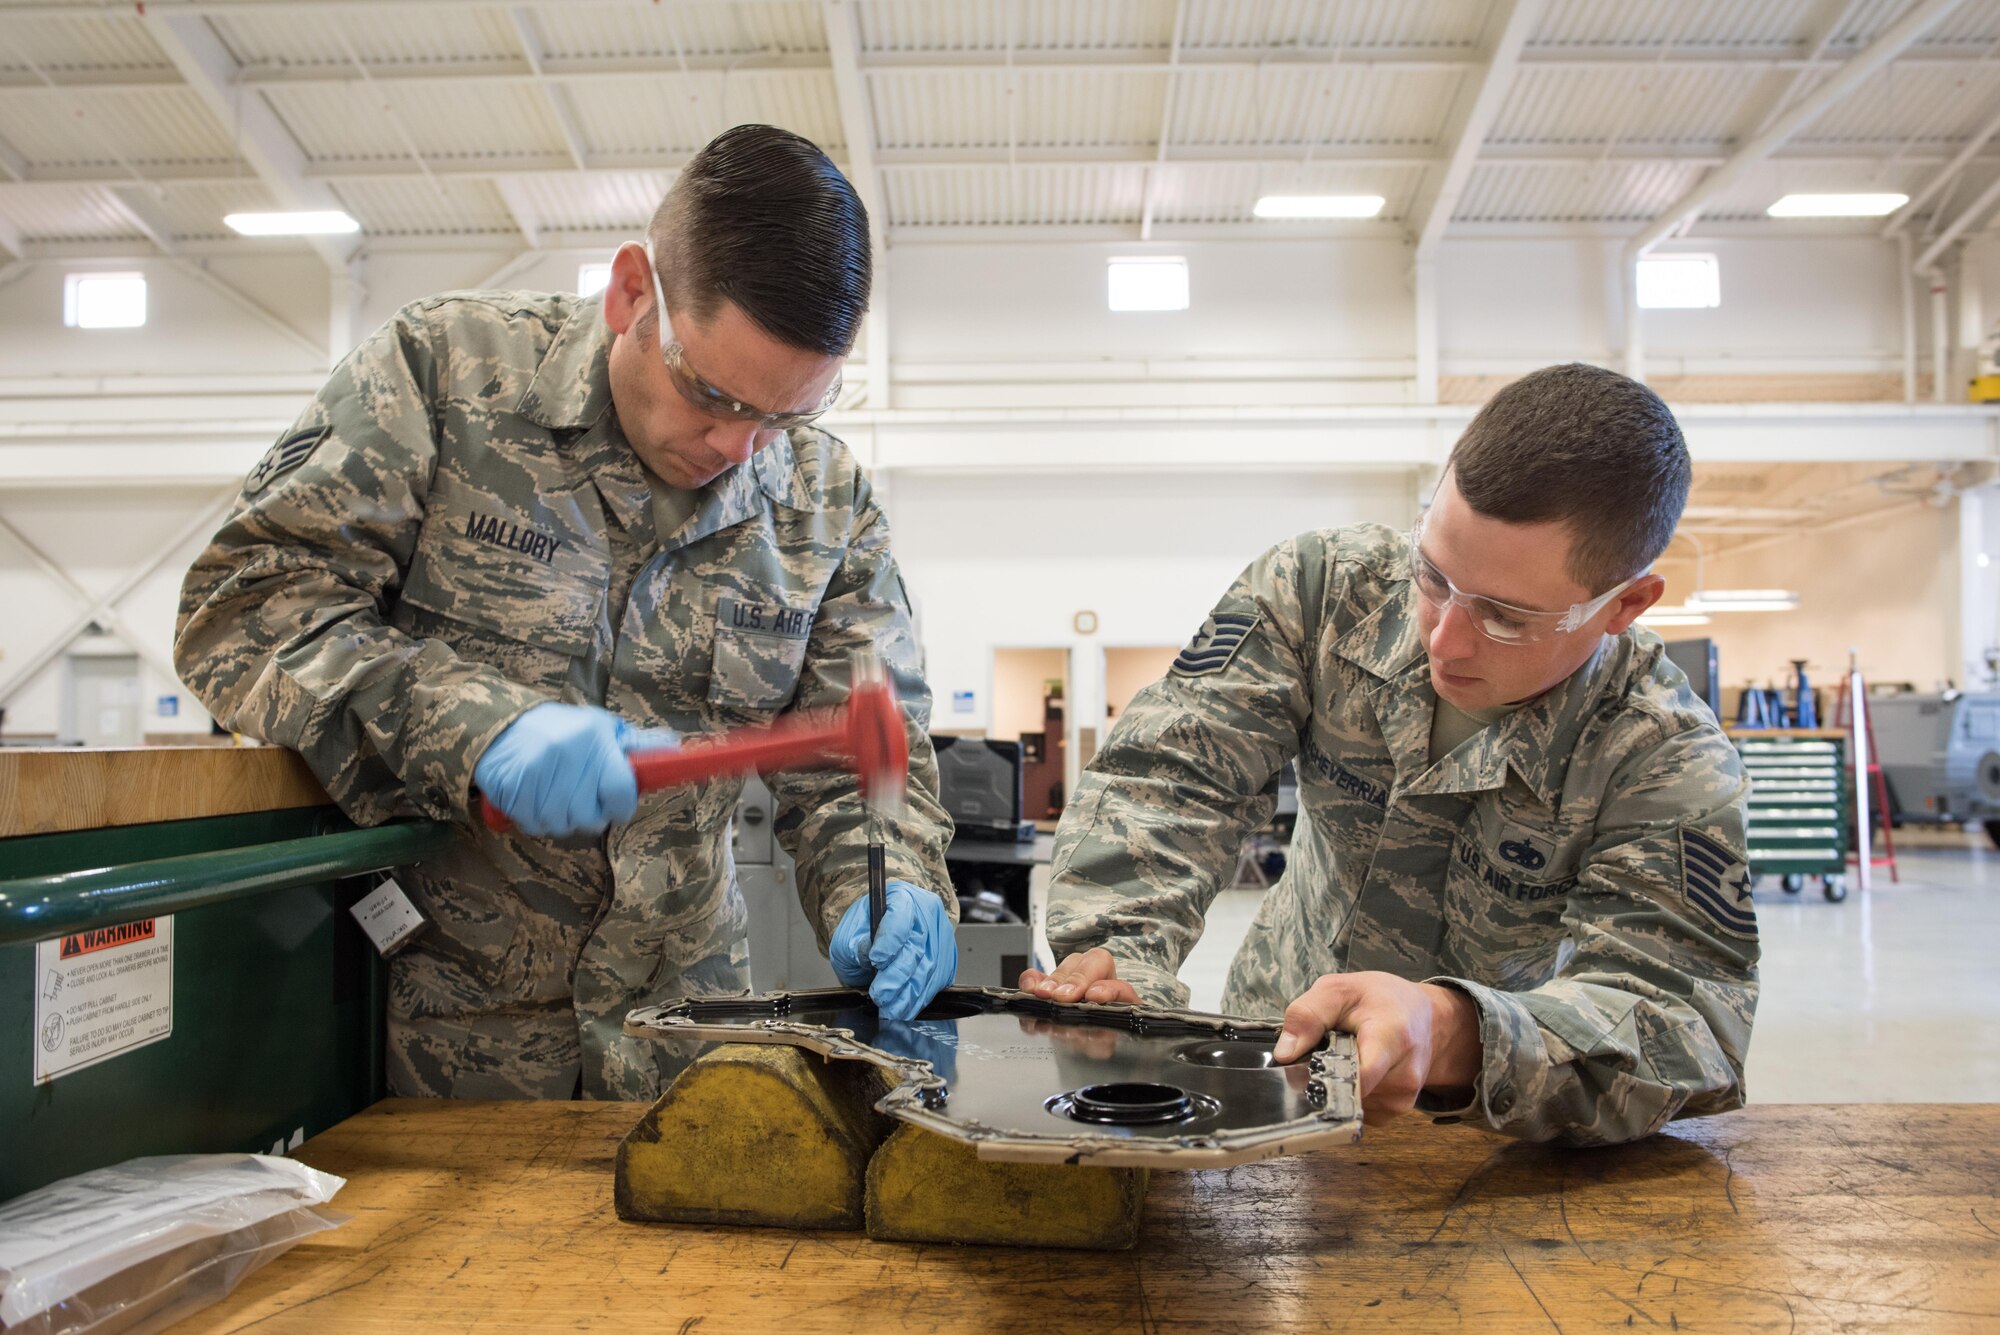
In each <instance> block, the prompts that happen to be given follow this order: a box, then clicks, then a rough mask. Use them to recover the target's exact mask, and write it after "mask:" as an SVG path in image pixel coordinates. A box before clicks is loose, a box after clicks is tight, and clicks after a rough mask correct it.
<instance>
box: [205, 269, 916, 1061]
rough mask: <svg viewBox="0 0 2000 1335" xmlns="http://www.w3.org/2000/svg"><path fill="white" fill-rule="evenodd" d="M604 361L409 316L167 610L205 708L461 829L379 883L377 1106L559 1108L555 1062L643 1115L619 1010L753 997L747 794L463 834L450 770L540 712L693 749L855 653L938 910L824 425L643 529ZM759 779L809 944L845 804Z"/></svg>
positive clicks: (593, 332)
mask: <svg viewBox="0 0 2000 1335" xmlns="http://www.w3.org/2000/svg"><path fill="white" fill-rule="evenodd" d="M610 345H611V335H610V331H609V330H608V329H607V328H606V326H605V324H604V320H603V316H602V314H601V312H600V310H599V309H598V306H597V304H596V303H595V302H584V301H579V300H578V299H577V298H574V297H568V296H545V295H539V294H519V293H500V292H485V293H448V294H445V295H443V296H439V297H435V298H432V299H431V300H428V301H423V302H419V303H417V304H415V305H412V306H409V307H406V308H405V309H404V310H402V311H401V312H399V313H398V314H397V315H396V316H395V317H394V318H393V319H392V320H390V322H389V323H388V324H387V325H385V326H384V327H383V328H382V329H381V330H380V331H378V332H377V333H376V334H375V335H374V336H373V337H371V338H370V339H368V341H367V342H365V343H364V344H362V345H361V347H360V348H358V349H357V350H356V351H355V352H354V353H353V354H352V355H351V356H349V357H348V358H347V360H346V361H345V362H343V363H342V364H341V366H340V368H339V369H338V370H336V371H335V372H334V374H333V376H332V378H331V379H330V380H329V381H328V382H327V385H326V387H325V388H324V389H323V390H321V391H320V394H319V397H318V399H317V400H316V401H315V402H314V403H313V405H312V406H311V407H310V408H308V409H307V410H306V412H305V415H304V416H303V417H301V418H300V420H299V422H298V424H297V426H296V428H295V429H294V430H293V431H292V432H291V433H289V434H288V435H287V436H286V437H285V438H284V439H282V440H280V441H279V442H278V444H277V445H276V446H274V447H273V448H272V451H271V453H270V454H268V455H267V456H266V457H265V459H264V461H263V462H262V463H261V464H259V465H258V467H257V469H256V470H255V471H254V472H253V473H252V474H251V476H250V479H249V481H248V482H247V483H246V484H245V487H244V492H243V497H242V500H241V502H240V504H239V505H238V507H237V510H236V512H235V514H234V515H233V516H232V517H231V518H230V520H229V521H228V522H227V523H226V524H225V525H224V526H223V528H222V530H221V531H220V532H219V533H218V534H217V535H216V538H215V541H214V542H213V544H212V545H211V546H210V547H209V548H208V550H207V551H205V552H204V553H202V555H201V556H200V557H199V558H198V559H197V560H196V562H195V564H194V567H193V569H192V570H190V571H189V573H188V576H187V581H186V584H185V587H184V588H183V590H182V595H181V610H180V623H179V630H178V635H177V638H176V643H175V661H176V663H177V664H178V666H179V667H180V669H181V672H182V674H183V676H184V677H185V679H186V681H187V683H188V685H189V686H190V687H191V688H193V689H194V690H195V692H196V693H197V694H199V695H200V697H201V698H202V700H203V702H204V703H206V704H207V705H208V707H209V708H210V709H211V710H213V711H214V712H215V714H216V716H217V717H218V718H220V719H221V720H223V721H224V722H225V723H226V724H227V725H228V726H230V727H232V728H235V729H237V730H239V731H243V732H248V733H251V734H253V735H256V736H259V737H262V738H265V739H266V740H269V741H272V742H276V743H278V744H279V745H281V746H288V747H291V748H292V749H294V750H296V751H298V752H300V753H301V754H302V755H303V756H304V757H305V758H306V761H307V763H308V764H309V765H310V766H311V767H312V769H313V771H314V773H315V774H317V775H318V776H319V778H320V780H321V781H322V782H323V783H324V784H325V785H326V787H327V791H328V792H329V793H331V794H332V795H333V797H334V800H335V801H337V802H338V803H339V804H340V806H341V808H342V809H343V810H344V811H346V812H347V814H348V815H350V816H352V817H353V818H354V819H355V820H356V821H358V822H360V823H362V824H364V825H369V824H375V823H378V822H380V821H385V820H390V819H393V818H397V817H429V818H432V819H436V820H445V821H451V822H454V823H456V824H457V825H458V826H459V827H460V828H461V830H462V832H463V833H462V836H461V838H460V839H459V840H458V842H457V843H456V844H455V845H454V846H453V847H452V848H451V849H450V851H448V852H446V853H444V854H442V855H440V856H439V857H437V858H435V859H433V860H432V861H430V862H427V863H425V864H424V865H422V866H420V867H409V868H404V869H403V870H402V871H400V872H399V873H398V879H399V881H400V882H401V883H402V885H403V887H404V888H405V889H406V890H407V891H409V893H410V896H411V898H412V899H413V900H415V902H416V904H417V906H418V907H419V908H421V909H422V910H423V912H424V913H425V915H426V916H427V917H429V918H430V919H431V921H432V923H433V924H434V927H433V929H432V930H431V931H430V932H428V933H427V934H426V935H425V936H424V937H422V938H420V939H419V941H418V943H417V944H416V945H415V946H414V947H413V948H412V949H410V950H408V951H406V952H404V953H403V954H400V955H398V956H396V958H395V959H394V961H393V962H392V965H391V970H390V991H389V1079H390V1085H391V1087H392V1088H393V1089H394V1090H395V1091H396V1092H398V1093H401V1094H434V1095H448V1096H457V1097H469V1098H494V1097H499V1098H506V1097H524V1096H525V1097H535V1098H568V1097H570V1095H571V1093H572V1091H573V1090H574V1089H575V1088H576V1086H577V1080H578V1074H579V1070H580V1071H581V1076H582V1089H583V1091H584V1092H585V1093H586V1094H587V1095H590V1096H592V1097H620V1098H647V1097H651V1096H652V1095H653V1094H654V1093H656V1092H657V1089H658V1086H659V1083H660V1079H661V1077H662V1075H663V1074H671V1072H670V1071H662V1070H661V1069H660V1064H659V1063H658V1062H656V1060H655V1049H654V1045H651V1044H648V1043H646V1042H643V1041H635V1040H629V1039H626V1038H625V1037H623V1035H622V1034H621V1032H620V1028H621V1023H622V1020H623V1017H624V1015H625V1012H626V1011H627V1010H628V1009H629V1008H631V1007H633V1006H640V1005H649V1004H653V1003H656V1002H660V1001H663V1000H665V999H666V998H668V997H672V996H678V995H684V994H688V993H696V994H699V993H713V992H725V991H737V990H740V989H743V988H745V987H747V986H748V973H747V969H746V944H745V926H746V921H747V914H746V909H745V906H744V903H743V898H742V896H741V894H740V893H739V891H738V889H737V885H736V875H735V863H734V860H733V856H732V853H731V849H730V839H729V826H730V817H731V814H732V812H733V811H734V808H735V804H736V800H737V795H738V793H739V791H740V790H741V787H742V783H741V781H740V780H734V779H719V780H715V781H712V782H708V783H704V784H700V785H697V786H694V787H689V788H683V789H678V790H669V791H662V792H658V793H654V794H650V795H647V796H643V797H642V798H641V799H640V803H639V811H638V815H637V817H636V818H635V819H634V820H633V821H632V822H631V824H629V825H627V826H625V827H623V828H619V829H613V830H612V831H610V832H609V833H608V834H606V835H604V836H601V837H598V838H594V839H593V838H576V839H565V840H548V839H535V838H529V837H526V836H523V835H520V834H518V833H516V834H509V835H504V836H503V835H495V834H492V833H490V832H489V831H487V830H486V829H485V828H484V827H483V826H482V825H481V824H480V823H479V822H478V821H477V820H476V819H475V818H474V811H473V806H474V803H475V802H476V798H475V796H474V794H473V793H472V792H471V791H470V790H471V783H472V768H473V764H474V762H475V761H476V760H477V759H478V757H479V755H480V754H481V752H482V751H483V750H484V749H485V747H486V745H487V743H489V742H491V741H492V740H493V739H494V737H496V736H497V735H499V733H500V732H501V731H502V730H503V729H505V728H506V727H507V725H508V724H510V723H512V722H513V721H514V719H515V718H516V717H518V716H519V715H520V714H521V713H523V712H524V711H525V710H527V709H529V708H530V707H532V706H534V705H536V704H540V703H543V702H544V701H548V700H552V699H553V700H561V701H565V702H568V703H571V704H593V705H602V706H603V707H605V708H606V709H609V710H610V711H611V712H613V713H614V714H617V715H619V716H620V717H622V718H625V719H627V720H629V721H631V722H632V723H633V724H634V725H637V726H641V727H658V726H665V727H669V728H673V729H676V730H677V731H679V732H680V733H682V734H683V735H690V736H691V735H698V734H702V733H709V732H714V731H716V730H718V729H721V728H726V727H734V726H740V725H744V724H756V723H764V722H767V721H769V720H770V719H772V718H774V717H775V716H777V715H778V714H780V713H783V712H786V711H788V710H793V709H799V708H811V707H816V706H825V705H831V704H835V703H837V702H839V701H840V700H842V699H844V698H845V695H846V690H847V660H848V655H849V654H850V653H851V652H852V651H853V650H855V649H858V648H862V647H865V646H873V647H874V648H876V650H877V651H878V652H879V654H880V655H881V657H882V658H883V659H884V661H885V662H886V663H887V665H888V667H889V670H890V672H891V673H892V674H893V676H894V679H895V682H896V685H897V687H898V689H899V690H900V691H901V693H902V698H903V701H904V706H905V715H906V720H907V725H908V735H909V746H910V803H909V806H908V808H907V810H906V812H905V814H904V815H903V816H902V817H901V818H899V819H897V820H895V821H893V822H892V825H893V828H892V829H891V830H889V831H888V860H889V873H890V875H891V876H898V877H902V878H904V879H906V880H909V881H911V882H914V883H916V884H918V885H925V886H932V887H937V888H938V889H939V890H940V891H943V892H945V893H946V898H947V903H948V904H949V902H950V900H949V891H948V887H949V884H950V883H949V881H948V879H947V877H946V875H945V871H944V865H943V851H944V846H945V844H946V843H947V842H948V840H949V837H950V833H949V831H950V826H949V823H948V818H947V817H946V816H945V815H944V813H943V811H942V809H941V808H940V807H939V806H938V804H937V800H936V791H937V781H936V766H935V761H934V759H933V757H932V753H931V748H930V744H929V741H928V739H927V737H926V734H925V725H926V722H927V719H928V716H929V709H930V700H929V696H928V694H927V692H926V690H925V688H924V686H923V683H922V681H921V680H920V679H919V676H918V672H919V664H920V657H921V655H920V650H919V647H918V644H917V641H916V639H915V637H914V634H913V633H912V629H911V625H910V617H909V609H908V603H907V598H906V596H905V593H904V590H903V585H902V579H901V577H900V575H899V574H898V573H897V570H896V566H895V562H894V560H893V559H892V558H891V556H890V553H889V533H888V527H887V525H886V523H885V522H884V520H883V517H882V513H881V511H880V510H879V509H877V508H876V505H875V503H874V500H873V499H872V496H871V493H870V488H869V485H868V481H867V479H866V478H865V477H864V476H863V474H862V472H861V470H860V468H859V467H858V466H857V465H856V463H855V461H854V459H853V457H852V456H851V455H850V454H849V453H848V451H847V448H846V447H845V446H844V445H842V444H841V443H840V442H839V441H838V440H836V439H834V438H833V437H832V436H829V435H827V434H825V433H824V432H821V431H816V430H798V431H793V432H791V433H790V434H789V436H788V437H782V438H780V439H778V440H777V441H776V442H774V443H773V444H771V445H770V446H768V447H766V448H765V449H764V450H763V451H762V452H760V453H759V454H757V455H756V456H755V457H754V458H753V459H752V460H751V461H750V462H749V463H747V464H744V465H742V466H740V467H737V468H734V469H731V470H730V471H729V472H727V473H725V474H723V475H722V476H721V477H719V478H717V479H716V480H715V481H713V482H711V483H710V484H709V485H708V486H707V487H705V488H703V489H702V490H701V492H700V493H699V502H698V505H697V507H696V509H695V511H694V513H693V515H692V516H691V517H690V518H689V519H688V520H687V521H686V522H685V523H683V524H682V525H681V526H680V528H679V529H678V530H676V531H675V532H672V533H657V532H655V525H654V519H653V514H654V508H653V504H652V495H651V491H650V488H649V484H648V481H647V475H646V474H645V472H644V470H643V468H642V466H641V464H640V462H639V459H638V456H637V455H636V454H634V453H633V451H632V447H631V445H630V444H629V443H628V442H627V441H626V439H625V436H624V434H623V432H622V431H621V430H620V428H619V424H618V418H617V414H616V412H615V411H614V410H613V408H612V403H611V393H610V386H609V382H608V379H607V374H606V368H607V354H608V352H609V349H610ZM771 788H772V791H773V793H774V795H775V796H776V798H777V803H778V817H777V822H776V828H777V832H778V834H779V836H780V838H781V839H782V841H783V843H784V845H785V847H786V849H787V850H788V851H790V852H792V853H793V854H794V856H795V857H796V858H797V859H798V864H799V896H800V900H801V902H802V903H803V905H804V907H805V911H806V916H807V918H808V919H809V920H810V921H811V922H812V923H813V924H814V926H815V928H816V929H817V931H818V933H819V936H820V945H821V949H825V947H826V942H827V939H828V937H829V935H830V934H831V932H832V930H833V928H834V926H835V924H836V923H838V921H839V919H840V915H841V913H842V912H843V911H844V910H845V909H846V908H847V907H848V905H849V904H851V903H852V902H853V901H854V900H855V899H857V898H858V897H860V896H861V895H863V894H865V893H866V887H867V859H866V820H867V819H868V818H867V816H866V813H865V809H864V806H863V804H862V802H861V800H860V798H859V796H858V794H857V791H856V787H855V782H854V779H853V777H852V776H851V775H848V774H845V773H841V772H838V771H832V770H827V771H820V772H816V773H806V774H785V775H773V776H771ZM954 907H955V906H954ZM669 1064H671V1062H670V1061H669Z"/></svg>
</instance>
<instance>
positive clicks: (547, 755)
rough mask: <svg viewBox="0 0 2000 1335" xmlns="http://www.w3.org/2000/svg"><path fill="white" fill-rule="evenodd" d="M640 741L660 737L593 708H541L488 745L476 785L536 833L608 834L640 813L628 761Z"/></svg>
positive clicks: (476, 769) (477, 768) (476, 773)
mask: <svg viewBox="0 0 2000 1335" xmlns="http://www.w3.org/2000/svg"><path fill="white" fill-rule="evenodd" d="M634 736H655V737H656V736H657V735H656V734H635V733H634V731H633V730H632V729H631V728H630V727H629V726H627V724H626V723H625V721H624V720H623V719H620V718H617V717H616V716H614V715H612V714H611V713H609V712H608V711H606V710H602V709H598V708H596V707H594V706H590V705H559V704H555V703H549V704H545V705H536V706H535V707H534V708H533V709H530V710H529V711H528V712H527V713H525V714H523V715H521V716H520V717H519V718H517V719H515V720H514V721H513V722H512V723H510V724H508V725H507V727H506V729H505V730H504V731H503V732H502V733H501V734H500V735H499V736H498V737H495V738H494V739H493V741H492V742H491V743H490V744H488V746H487V748H486V750H485V752H484V753H483V754H482V755H481V756H480V757H479V763H478V764H477V765H475V766H473V770H472V781H473V782H474V783H476V784H477V785H479V791H480V793H481V794H482V795H483V796H484V797H485V798H486V800H487V801H488V802H490V803H492V804H493V805H494V806H496V807H498V808H499V809H500V810H501V811H502V812H503V813H504V814H505V815H506V816H507V818H508V819H509V820H511V821H513V822H514V824H516V825H518V826H519V827H520V828H521V829H522V830H523V831H524V832H526V833H528V834H532V835H542V836H556V835H566V834H601V833H603V832H604V830H605V829H606V828H608V827H609V826H612V825H622V824H624V823H625V822H626V821H629V820H631V819H632V815H633V813H634V812H635V811H637V810H638V806H639V789H638V784H637V782H636V781H635V780H634V779H633V777H632V766H631V763H630V762H628V761H627V760H626V759H625V751H626V748H627V744H628V739H631V738H633V737H634ZM655 744H657V742H656V743H655Z"/></svg>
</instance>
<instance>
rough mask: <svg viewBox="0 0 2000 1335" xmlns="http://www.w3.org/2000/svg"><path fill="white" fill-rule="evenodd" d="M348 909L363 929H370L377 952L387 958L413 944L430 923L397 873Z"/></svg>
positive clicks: (368, 931) (365, 930)
mask: <svg viewBox="0 0 2000 1335" xmlns="http://www.w3.org/2000/svg"><path fill="white" fill-rule="evenodd" d="M348 912H349V913H352V914H353V915H354V921H356V922H358V923H360V924H361V930H362V931H364V932H366V933H368V939H369V940H370V941H373V942H374V943H375V950H376V953H377V954H379V955H381V956H382V957H383V958H384V959H387V958H388V957H389V956H391V955H393V954H395V953H396V952H397V951H399V950H401V949H402V948H403V947H404V946H406V945H408V944H410V942H411V941H413V940H415V939H416V938H417V935H418V934H419V933H420V932H422V931H423V930H424V928H426V927H429V926H430V923H429V922H428V921H427V920H426V919H425V918H424V915H423V914H421V913H419V912H417V906H416V905H415V904H412V903H411V902H410V897H409V896H408V895H406V894H404V893H403V887H402V886H400V885H397V884H396V878H395V877H393V876H391V877H390V878H389V879H388V880H386V881H384V882H382V884H380V885H378V886H376V887H375V888H374V889H373V890H371V891H369V892H368V894H367V895H366V896H364V897H363V898H362V899H360V900H359V901H357V902H356V903H355V905H354V907H353V908H351V909H349V910H348Z"/></svg>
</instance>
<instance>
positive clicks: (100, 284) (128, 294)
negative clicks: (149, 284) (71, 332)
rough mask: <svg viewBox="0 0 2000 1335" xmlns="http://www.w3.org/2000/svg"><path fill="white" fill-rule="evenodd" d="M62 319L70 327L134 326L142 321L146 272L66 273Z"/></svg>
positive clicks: (117, 327) (113, 327) (106, 327)
mask: <svg viewBox="0 0 2000 1335" xmlns="http://www.w3.org/2000/svg"><path fill="white" fill-rule="evenodd" d="M63 323H64V324H66V325H68V326H69V327H70V328H72V329H137V328H138V327H139V326H141V325H143V324H145V323H146V275H144V274H142V273H73V274H70V275H68V276H67V277H65V278H64V279H63Z"/></svg>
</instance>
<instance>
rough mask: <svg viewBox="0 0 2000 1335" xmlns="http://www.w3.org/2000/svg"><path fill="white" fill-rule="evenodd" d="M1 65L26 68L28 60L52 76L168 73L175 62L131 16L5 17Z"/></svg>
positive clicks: (143, 26)
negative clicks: (102, 72)
mask: <svg viewBox="0 0 2000 1335" xmlns="http://www.w3.org/2000/svg"><path fill="white" fill-rule="evenodd" d="M5 22H6V24H7V31H6V35H5V38H4V40H0V69H5V70H9V71H12V70H25V69H27V68H28V67H29V62H33V63H34V64H35V65H38V66H40V67H41V68H42V69H44V70H46V71H48V72H49V73H50V74H53V75H61V74H69V73H78V72H82V71H102V70H128V71H137V70H145V71H151V72H155V73H172V72H173V68H174V63H173V62H172V61H171V60H169V59H167V56H166V53H165V52H164V51H162V50H160V44H159V43H158V42H155V41H154V40H153V35H152V34H151V33H149V32H147V31H146V25H145V24H144V23H143V22H141V21H140V20H138V19H136V18H128V17H124V16H119V17H114V18H82V17H79V18H73V19H71V18H60V19H30V18H11V19H6V20H5Z"/></svg>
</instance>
